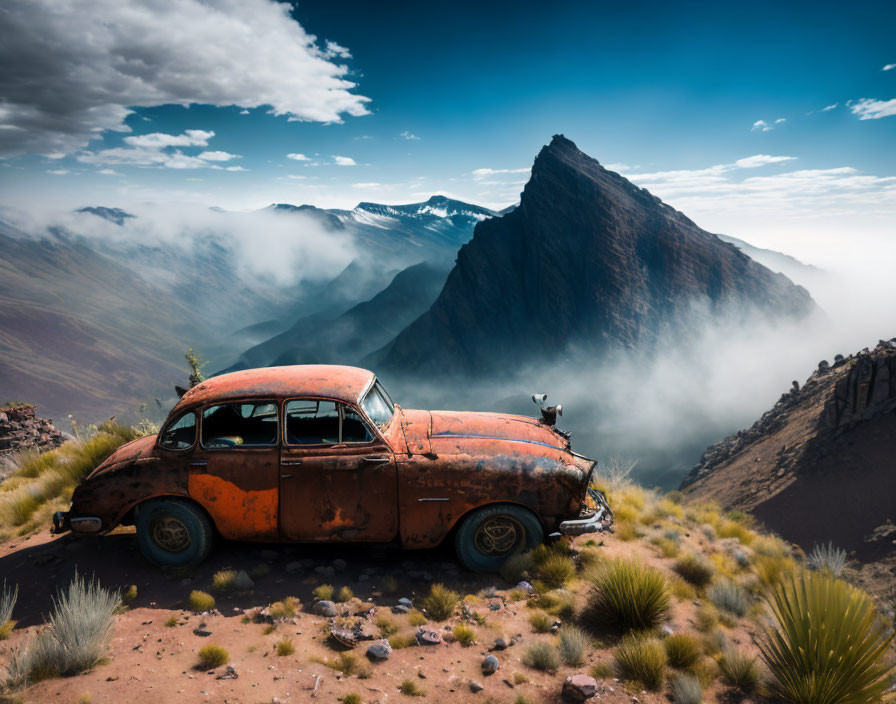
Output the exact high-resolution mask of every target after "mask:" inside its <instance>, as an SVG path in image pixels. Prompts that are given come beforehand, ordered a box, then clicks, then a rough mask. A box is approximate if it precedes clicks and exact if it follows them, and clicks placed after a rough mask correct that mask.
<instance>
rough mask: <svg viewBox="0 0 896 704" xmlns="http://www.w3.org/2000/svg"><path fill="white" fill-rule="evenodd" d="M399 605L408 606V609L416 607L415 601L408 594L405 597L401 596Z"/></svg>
mask: <svg viewBox="0 0 896 704" xmlns="http://www.w3.org/2000/svg"><path fill="white" fill-rule="evenodd" d="M398 605H399V606H407V607H408V609H413V608H414V602H413V601H411V600H410V599H408V598H407V597H406V596H403V597H401V599H399V600H398Z"/></svg>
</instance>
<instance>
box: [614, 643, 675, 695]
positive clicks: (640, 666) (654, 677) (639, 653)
mask: <svg viewBox="0 0 896 704" xmlns="http://www.w3.org/2000/svg"><path fill="white" fill-rule="evenodd" d="M614 658H615V660H616V667H617V669H618V670H619V676H620V677H621V678H622V679H625V680H634V681H635V682H640V683H641V684H642V685H643V686H644V687H645V688H646V689H650V690H653V691H656V690H658V689H659V688H660V687H661V686H662V685H663V675H664V673H665V670H666V651H665V649H664V648H663V645H662V643H660V642H659V641H658V640H657V639H656V638H647V637H644V636H640V635H628V636H626V637H625V638H623V640H622V643H620V644H619V648H617V650H616V653H615V654H614Z"/></svg>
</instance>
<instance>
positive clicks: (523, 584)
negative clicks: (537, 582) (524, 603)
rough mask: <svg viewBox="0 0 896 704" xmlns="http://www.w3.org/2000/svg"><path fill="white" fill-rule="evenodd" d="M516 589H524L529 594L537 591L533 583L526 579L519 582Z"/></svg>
mask: <svg viewBox="0 0 896 704" xmlns="http://www.w3.org/2000/svg"><path fill="white" fill-rule="evenodd" d="M514 589H522V590H523V591H524V592H526V593H527V594H532V593H534V592H535V587H533V586H532V585H531V584H529V583H528V582H526V581H525V580H524V581H522V582H520V583H519V584H517V585H516V587H514Z"/></svg>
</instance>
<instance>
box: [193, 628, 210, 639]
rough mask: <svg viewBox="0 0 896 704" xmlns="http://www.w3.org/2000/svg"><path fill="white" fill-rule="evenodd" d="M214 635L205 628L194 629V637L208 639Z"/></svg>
mask: <svg viewBox="0 0 896 704" xmlns="http://www.w3.org/2000/svg"><path fill="white" fill-rule="evenodd" d="M211 634H212V632H211V631H206V630H205V629H204V628H194V629H193V635H194V636H199V637H200V638H208V637H209V636H210V635H211Z"/></svg>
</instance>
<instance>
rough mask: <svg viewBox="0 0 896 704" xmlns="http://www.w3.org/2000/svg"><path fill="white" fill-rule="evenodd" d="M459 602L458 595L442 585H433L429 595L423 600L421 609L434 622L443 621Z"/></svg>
mask: <svg viewBox="0 0 896 704" xmlns="http://www.w3.org/2000/svg"><path fill="white" fill-rule="evenodd" d="M459 601H460V595H459V594H458V593H457V592H455V591H453V590H451V589H448V588H447V587H446V586H445V585H444V584H433V585H432V587H430V589H429V594H428V595H427V596H426V597H424V599H423V608H424V609H426V613H428V614H429V615H430V617H431V618H433V619H435V620H436V621H444V620H445V619H446V618H448V617H449V616H450V615H451V614H453V613H454V609H455V607H456V606H457V604H458V602H459Z"/></svg>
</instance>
